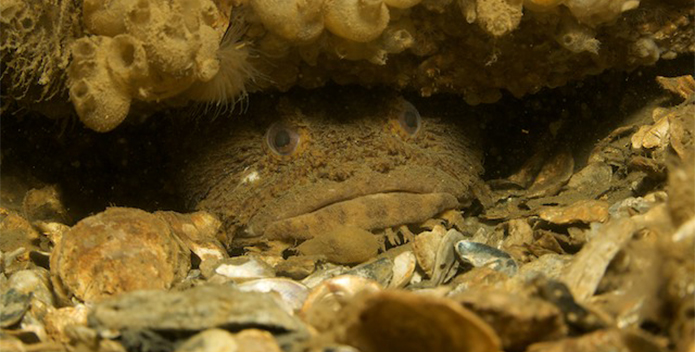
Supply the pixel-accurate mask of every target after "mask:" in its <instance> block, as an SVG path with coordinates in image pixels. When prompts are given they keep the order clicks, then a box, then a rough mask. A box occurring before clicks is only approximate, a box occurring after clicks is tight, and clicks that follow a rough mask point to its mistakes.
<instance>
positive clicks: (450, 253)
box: [432, 229, 464, 285]
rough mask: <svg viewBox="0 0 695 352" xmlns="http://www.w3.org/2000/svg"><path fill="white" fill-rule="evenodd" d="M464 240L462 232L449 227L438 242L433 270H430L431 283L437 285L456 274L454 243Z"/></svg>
mask: <svg viewBox="0 0 695 352" xmlns="http://www.w3.org/2000/svg"><path fill="white" fill-rule="evenodd" d="M462 240H464V236H463V234H462V233H460V232H458V231H456V230H454V229H451V230H449V231H447V233H446V235H444V238H442V240H441V241H440V242H439V246H438V247H437V252H436V254H435V258H434V270H433V271H432V283H433V284H435V285H439V284H441V283H444V282H447V281H448V280H450V279H451V278H452V277H453V276H454V275H455V274H456V268H458V265H457V264H458V262H457V261H456V250H455V249H454V247H455V245H456V243H458V242H459V241H462Z"/></svg>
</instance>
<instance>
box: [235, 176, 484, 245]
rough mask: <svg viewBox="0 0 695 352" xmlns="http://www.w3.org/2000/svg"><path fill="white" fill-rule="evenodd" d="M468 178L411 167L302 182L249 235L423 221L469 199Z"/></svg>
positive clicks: (299, 234) (290, 235)
mask: <svg viewBox="0 0 695 352" xmlns="http://www.w3.org/2000/svg"><path fill="white" fill-rule="evenodd" d="M472 177H473V175H471V178H456V177H453V176H452V175H450V174H449V173H447V172H445V171H443V170H441V169H438V168H434V167H428V166H418V167H412V166H410V167H407V168H405V167H401V168H396V169H394V170H391V171H390V172H388V173H376V172H364V173H358V174H355V175H353V176H352V177H350V178H349V179H348V180H345V181H342V182H335V181H323V182H316V183H313V184H309V185H303V186H299V187H295V188H294V189H292V190H290V191H288V192H286V193H285V194H284V195H283V196H281V197H279V198H277V199H275V200H273V201H272V202H270V203H269V204H268V205H267V206H266V207H264V208H263V209H262V210H261V211H259V212H258V213H257V214H256V215H254V216H253V217H252V218H251V219H250V221H249V226H248V227H247V233H248V235H250V236H252V237H253V236H263V237H265V238H267V239H270V240H276V239H279V240H306V239H310V238H313V237H316V236H318V235H320V234H321V233H325V232H327V231H331V230H333V229H335V228H337V227H340V226H351V227H358V228H361V229H365V230H378V229H385V228H390V227H396V226H399V225H406V224H417V223H422V222H424V221H426V220H428V219H430V218H432V217H434V216H435V215H437V214H439V213H441V212H443V211H445V210H449V209H455V208H457V207H460V206H461V205H462V204H464V203H465V202H466V201H467V200H470V199H471V198H472V196H471V192H470V188H471V184H472V183H473V178H472Z"/></svg>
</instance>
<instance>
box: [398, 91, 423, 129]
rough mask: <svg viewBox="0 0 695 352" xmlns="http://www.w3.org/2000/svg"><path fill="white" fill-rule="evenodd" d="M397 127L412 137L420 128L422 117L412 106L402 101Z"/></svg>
mask: <svg viewBox="0 0 695 352" xmlns="http://www.w3.org/2000/svg"><path fill="white" fill-rule="evenodd" d="M399 110H400V111H399V115H398V125H399V126H400V128H401V129H402V130H403V131H405V133H407V134H408V135H409V136H414V135H415V134H416V133H417V132H418V131H419V130H420V126H422V117H420V112H418V111H417V109H416V108H415V106H413V104H411V103H409V102H407V101H405V100H403V102H402V107H401V109H399Z"/></svg>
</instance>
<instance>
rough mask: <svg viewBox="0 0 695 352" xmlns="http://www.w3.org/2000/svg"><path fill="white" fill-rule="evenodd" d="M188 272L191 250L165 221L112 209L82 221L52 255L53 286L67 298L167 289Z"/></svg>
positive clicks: (67, 234) (69, 232)
mask: <svg viewBox="0 0 695 352" xmlns="http://www.w3.org/2000/svg"><path fill="white" fill-rule="evenodd" d="M189 268H190V252H189V250H188V249H187V248H186V247H185V246H184V244H183V243H182V242H181V241H180V240H179V239H178V238H177V237H176V236H174V235H173V234H172V231H171V229H170V228H169V226H168V225H167V223H166V222H165V221H163V220H161V219H160V218H158V217H157V216H155V215H153V214H150V213H148V212H145V211H142V210H139V209H133V208H109V209H107V210H105V211H104V212H102V213H99V214H97V215H94V216H91V217H88V218H85V219H83V220H81V221H80V222H78V223H77V224H76V225H75V226H73V227H72V228H71V229H70V231H68V232H67V233H65V234H64V235H63V237H62V239H61V241H60V242H59V243H58V245H57V246H56V247H55V248H54V249H53V253H52V255H51V276H52V281H53V285H54V288H55V289H56V291H57V293H58V295H59V296H60V297H61V298H63V299H64V300H65V299H69V298H70V297H72V296H75V297H77V298H78V299H80V300H86V301H92V300H97V299H100V298H103V297H106V296H110V295H115V294H118V293H122V292H126V291H132V290H141V289H168V288H170V287H171V286H172V285H173V284H174V283H176V282H177V281H179V280H182V279H183V278H184V277H185V276H186V273H187V272H188V269H189Z"/></svg>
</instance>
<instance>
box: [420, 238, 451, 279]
mask: <svg viewBox="0 0 695 352" xmlns="http://www.w3.org/2000/svg"><path fill="white" fill-rule="evenodd" d="M444 235H446V229H444V227H443V226H441V225H436V226H435V227H434V228H433V229H432V231H425V232H422V233H420V234H419V235H417V236H416V237H415V239H414V240H413V253H415V257H416V258H417V262H418V264H419V265H420V267H421V268H422V270H423V271H424V272H425V273H426V274H427V276H429V277H432V275H433V274H434V265H435V260H436V256H437V249H438V248H439V243H440V242H441V241H442V238H444Z"/></svg>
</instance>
